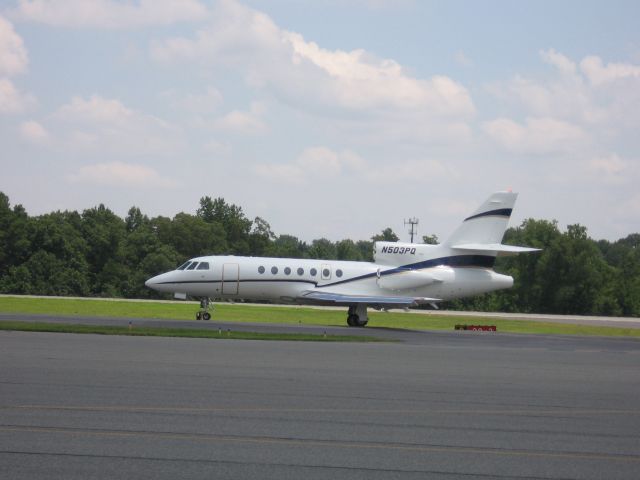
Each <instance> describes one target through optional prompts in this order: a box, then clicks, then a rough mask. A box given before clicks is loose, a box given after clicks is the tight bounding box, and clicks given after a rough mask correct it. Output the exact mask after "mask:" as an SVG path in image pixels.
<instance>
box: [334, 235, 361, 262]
mask: <svg viewBox="0 0 640 480" xmlns="http://www.w3.org/2000/svg"><path fill="white" fill-rule="evenodd" d="M336 253H337V258H338V260H355V261H359V260H362V253H361V252H360V249H359V248H358V246H357V245H356V244H355V242H354V241H353V240H349V239H345V240H340V241H339V242H338V243H337V244H336Z"/></svg>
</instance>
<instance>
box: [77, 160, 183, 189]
mask: <svg viewBox="0 0 640 480" xmlns="http://www.w3.org/2000/svg"><path fill="white" fill-rule="evenodd" d="M67 180H68V181H69V182H71V183H82V184H92V185H105V186H110V187H123V186H124V187H143V188H171V187H175V186H177V183H176V182H175V181H174V180H172V179H169V178H165V177H163V176H161V175H160V174H159V173H158V172H157V171H156V170H154V169H153V168H151V167H147V166H145V165H137V164H129V163H124V162H118V161H116V162H109V163H96V164H94V165H86V166H84V167H80V169H79V171H78V172H76V173H73V174H70V175H68V176H67Z"/></svg>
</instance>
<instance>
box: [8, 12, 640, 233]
mask: <svg viewBox="0 0 640 480" xmlns="http://www.w3.org/2000/svg"><path fill="white" fill-rule="evenodd" d="M638 5H640V4H638V3H637V2H606V3H605V2H585V1H580V2H570V1H564V2H542V1H536V2H511V1H509V2H508V1H494V2H426V1H425V2H418V1H410V0H398V1H386V0H351V1H349V0H345V1H338V0H325V1H317V2H300V1H293V0H270V1H266V0H254V1H245V2H241V1H235V0H225V1H221V2H214V1H212V2H209V1H200V0H136V1H133V0H126V1H124V0H65V1H54V0H23V1H9V0H0V145H1V146H2V148H1V150H0V168H1V170H2V175H1V176H0V190H2V191H3V192H5V193H6V194H8V195H9V197H10V199H11V201H12V202H13V203H21V204H23V205H24V206H25V207H26V208H27V210H28V211H29V212H30V213H32V214H39V213H44V212H48V211H51V210H54V209H62V210H64V209H77V210H82V209H84V208H89V207H92V206H94V205H96V204H99V203H104V204H106V205H108V206H109V207H111V208H112V209H114V210H115V211H116V213H118V214H120V215H124V214H126V211H127V210H128V208H129V207H130V206H132V205H136V206H139V207H140V208H141V209H142V210H143V211H145V212H147V213H148V214H150V215H166V216H173V215H174V214H176V213H177V212H179V211H187V212H194V211H195V209H196V208H197V204H198V199H199V198H200V197H201V196H204V195H210V196H213V197H216V196H223V197H225V198H226V199H227V200H228V201H230V202H233V203H237V204H239V205H241V206H242V207H243V208H244V210H245V212H246V213H247V215H248V216H249V217H254V216H261V217H263V218H265V219H266V220H268V221H269V222H270V223H271V224H272V227H273V230H274V231H275V232H276V233H293V234H296V235H299V236H300V237H301V238H303V239H305V240H310V239H313V238H319V237H327V238H330V239H332V240H337V239H341V238H354V239H361V238H368V237H369V236H371V235H372V234H374V233H376V232H379V231H380V230H381V229H383V228H385V227H387V226H391V227H392V228H393V229H394V230H396V231H397V232H398V233H400V234H401V236H402V238H403V239H405V240H406V237H407V235H406V234H405V232H404V226H403V224H402V222H403V219H404V218H407V217H409V216H417V217H419V218H420V225H419V233H420V234H432V233H435V234H437V235H438V236H439V237H440V238H443V237H446V235H447V234H448V233H449V232H450V231H451V230H452V229H453V228H454V227H455V225H456V224H457V223H458V222H459V221H460V220H461V219H462V218H464V217H465V216H466V215H467V214H469V213H470V212H471V211H472V210H473V209H474V208H475V207H476V206H477V205H478V204H479V203H480V202H481V201H482V200H483V199H484V198H485V197H486V196H487V195H488V194H489V193H490V192H492V191H495V190H502V189H506V188H513V190H514V191H518V192H520V194H521V195H520V198H519V201H518V204H517V205H516V211H515V213H514V218H513V222H512V223H513V224H517V223H519V222H520V221H522V219H524V218H528V217H534V218H547V219H557V220H558V221H559V223H560V225H561V226H562V227H564V226H565V225H566V224H568V223H582V224H584V225H586V226H587V227H588V228H589V232H590V234H591V235H592V236H593V237H595V238H608V239H616V238H619V237H622V236H625V235H627V234H628V233H632V232H637V231H640V189H638V188H637V185H638V180H640V164H639V161H640V139H639V138H638V135H637V132H638V131H639V129H640V34H638V29H637V19H638V18H640V7H639V6H638Z"/></svg>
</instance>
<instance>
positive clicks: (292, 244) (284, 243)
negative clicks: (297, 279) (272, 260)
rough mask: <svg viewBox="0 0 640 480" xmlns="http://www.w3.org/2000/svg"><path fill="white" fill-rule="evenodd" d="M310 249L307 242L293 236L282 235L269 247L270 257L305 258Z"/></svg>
mask: <svg viewBox="0 0 640 480" xmlns="http://www.w3.org/2000/svg"><path fill="white" fill-rule="evenodd" d="M307 250H308V247H307V244H306V243H305V242H302V241H300V240H298V237H294V236H293V235H280V236H278V238H276V239H275V240H274V242H273V243H272V244H271V245H270V247H269V252H268V253H269V255H268V256H270V257H280V258H286V257H289V258H305V257H306V253H307Z"/></svg>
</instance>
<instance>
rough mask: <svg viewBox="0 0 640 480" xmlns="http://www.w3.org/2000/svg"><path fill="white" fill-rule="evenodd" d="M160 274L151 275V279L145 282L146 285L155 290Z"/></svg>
mask: <svg viewBox="0 0 640 480" xmlns="http://www.w3.org/2000/svg"><path fill="white" fill-rule="evenodd" d="M158 276H159V275H156V276H155V277H151V278H150V279H149V280H147V281H146V282H144V285H145V287H148V288H153V289H154V290H155V289H156V284H157V283H158Z"/></svg>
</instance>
